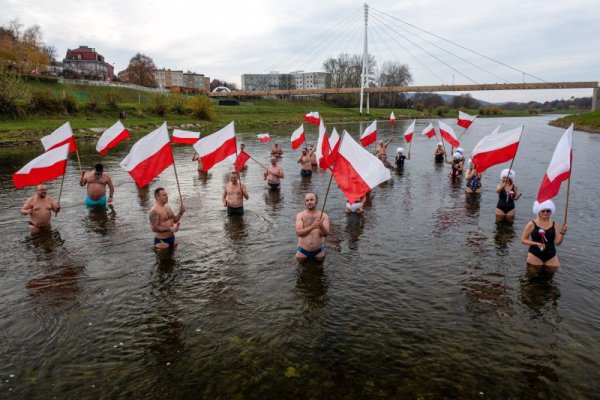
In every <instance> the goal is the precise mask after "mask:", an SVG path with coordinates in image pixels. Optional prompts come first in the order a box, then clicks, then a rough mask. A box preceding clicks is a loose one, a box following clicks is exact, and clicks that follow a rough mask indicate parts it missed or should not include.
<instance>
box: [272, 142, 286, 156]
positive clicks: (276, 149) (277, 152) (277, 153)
mask: <svg viewBox="0 0 600 400" xmlns="http://www.w3.org/2000/svg"><path fill="white" fill-rule="evenodd" d="M271 155H272V156H275V157H281V156H282V155H283V149H282V148H281V147H279V143H274V144H273V148H272V149H271Z"/></svg>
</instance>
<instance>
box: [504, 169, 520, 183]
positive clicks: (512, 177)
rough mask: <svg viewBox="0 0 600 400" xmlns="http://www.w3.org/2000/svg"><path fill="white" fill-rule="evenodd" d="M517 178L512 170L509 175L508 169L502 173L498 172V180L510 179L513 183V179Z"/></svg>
mask: <svg viewBox="0 0 600 400" xmlns="http://www.w3.org/2000/svg"><path fill="white" fill-rule="evenodd" d="M516 176H517V173H516V172H515V170H514V169H511V170H510V173H509V172H508V168H506V169H503V170H502V172H500V178H507V177H508V178H510V179H512V180H513V181H514V180H515V177H516Z"/></svg>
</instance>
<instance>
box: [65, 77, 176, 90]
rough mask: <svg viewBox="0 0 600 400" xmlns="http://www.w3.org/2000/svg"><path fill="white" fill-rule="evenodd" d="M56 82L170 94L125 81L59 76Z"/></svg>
mask: <svg viewBox="0 0 600 400" xmlns="http://www.w3.org/2000/svg"><path fill="white" fill-rule="evenodd" d="M58 83H63V84H65V85H83V86H86V85H89V86H110V87H119V88H126V89H135V90H142V91H144V92H150V93H165V94H170V92H169V91H168V90H165V89H161V88H151V87H146V86H141V85H135V84H133V83H125V82H106V81H93V80H88V79H64V78H59V79H58Z"/></svg>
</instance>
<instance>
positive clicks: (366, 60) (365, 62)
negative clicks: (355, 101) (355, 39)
mask: <svg viewBox="0 0 600 400" xmlns="http://www.w3.org/2000/svg"><path fill="white" fill-rule="evenodd" d="M368 24H369V6H368V5H367V3H365V36H364V47H363V65H362V73H361V75H360V110H359V111H360V114H361V115H362V110H363V96H364V92H365V84H366V81H367V79H368V75H369V48H368V46H367V43H368V42H367V26H368ZM368 101H369V98H368V95H367V113H368V112H369V111H368V109H369V105H368Z"/></svg>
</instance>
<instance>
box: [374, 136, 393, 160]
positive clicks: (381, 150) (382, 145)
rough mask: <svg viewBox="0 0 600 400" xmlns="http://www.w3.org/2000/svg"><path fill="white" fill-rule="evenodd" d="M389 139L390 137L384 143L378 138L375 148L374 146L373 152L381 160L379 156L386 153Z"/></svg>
mask: <svg viewBox="0 0 600 400" xmlns="http://www.w3.org/2000/svg"><path fill="white" fill-rule="evenodd" d="M391 141H392V139H390V140H388V141H387V142H385V143H384V141H383V140H380V141H379V143H378V144H377V148H375V150H374V151H373V154H374V155H375V156H376V157H377V158H379V159H380V160H381V156H382V155H384V154H386V150H387V147H388V144H390V143H391Z"/></svg>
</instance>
